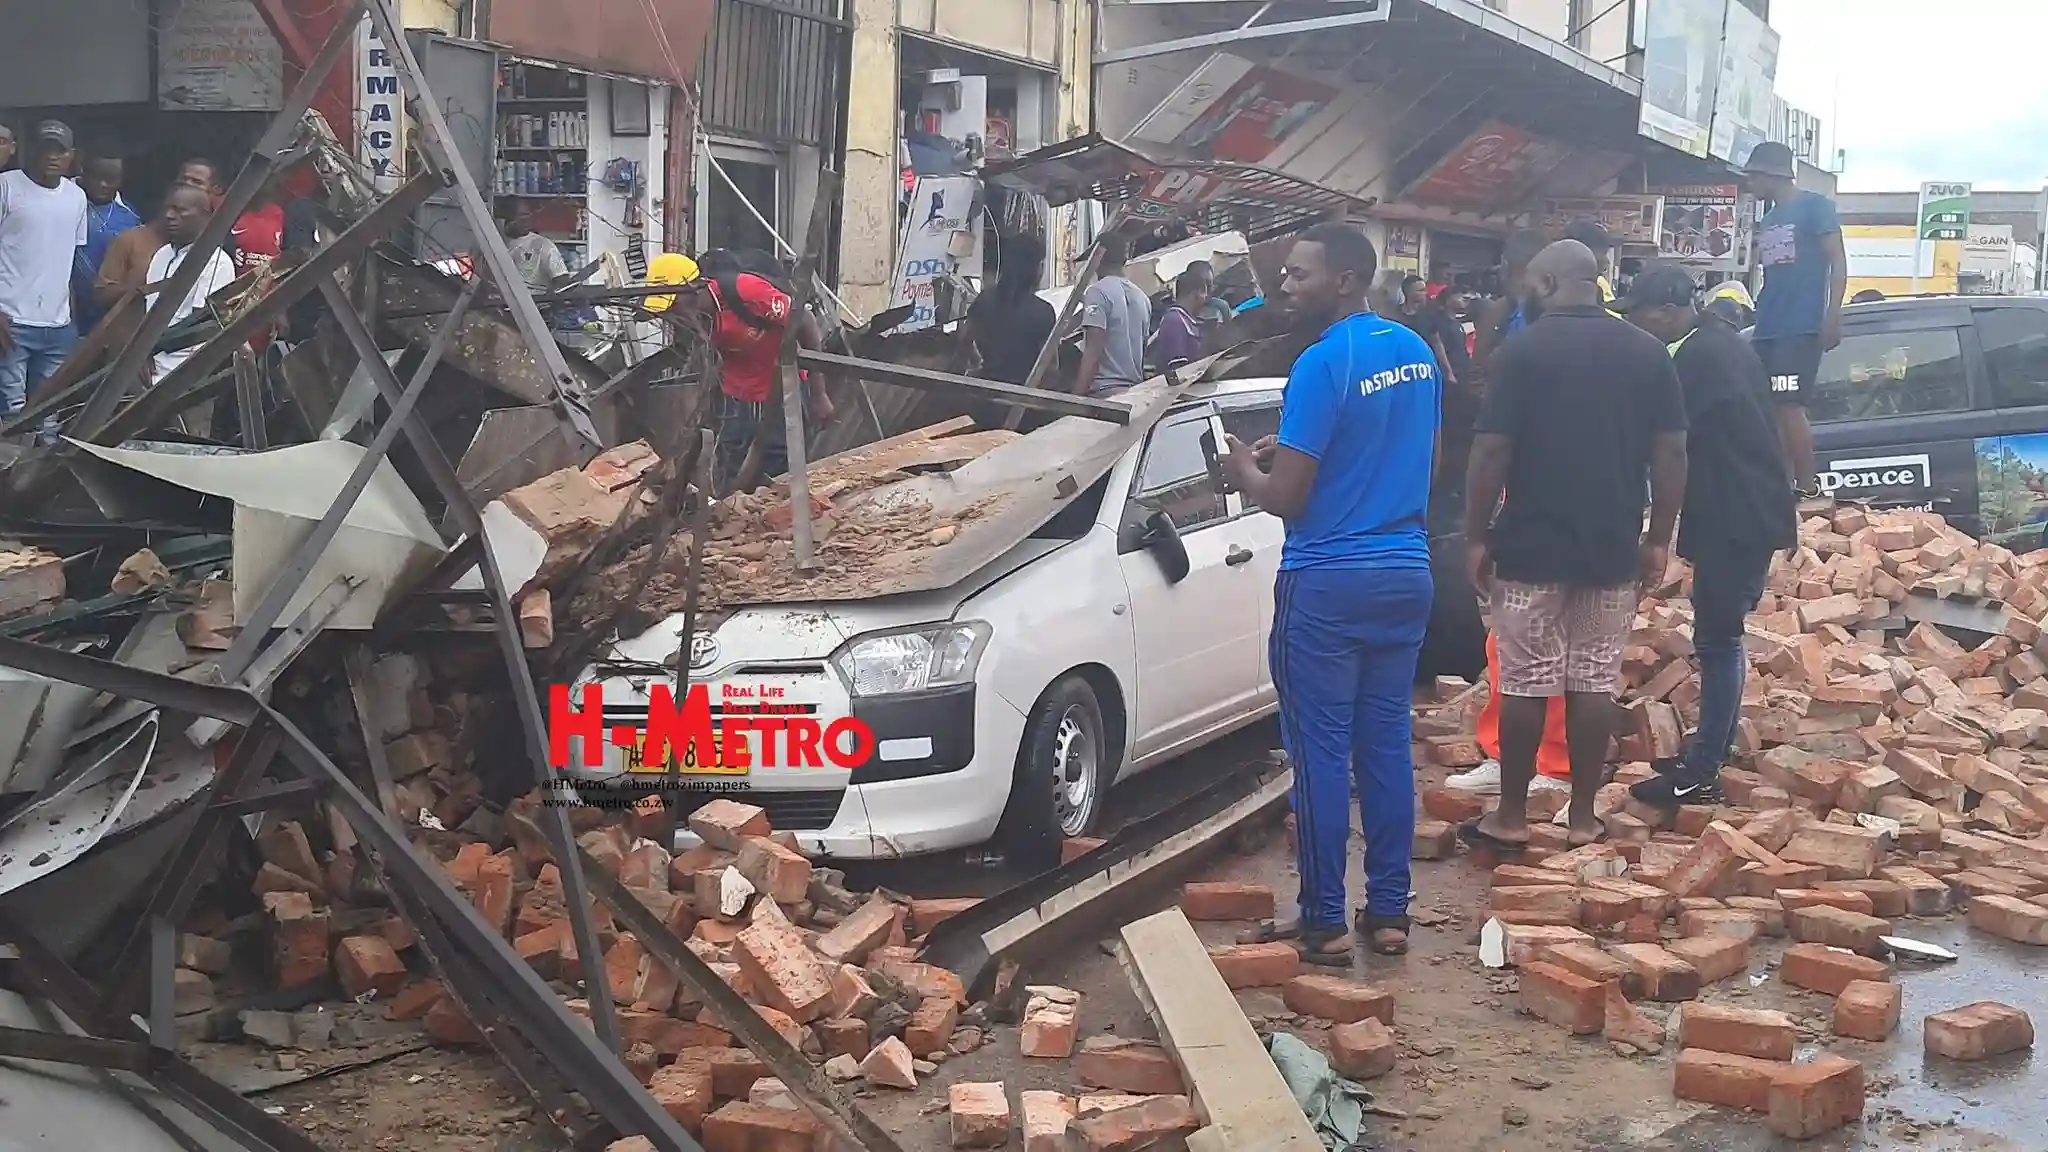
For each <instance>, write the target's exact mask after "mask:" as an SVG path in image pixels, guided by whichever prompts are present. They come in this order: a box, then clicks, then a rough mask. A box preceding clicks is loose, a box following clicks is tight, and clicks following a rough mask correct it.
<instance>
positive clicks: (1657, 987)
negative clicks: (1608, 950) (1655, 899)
mask: <svg viewBox="0 0 2048 1152" xmlns="http://www.w3.org/2000/svg"><path fill="white" fill-rule="evenodd" d="M1613 951H1614V955H1615V956H1616V957H1617V958H1619V959H1620V960H1621V961H1622V963H1624V964H1627V965H1628V966H1629V968H1630V969H1631V970H1633V971H1634V972H1635V974H1636V978H1637V979H1638V980H1640V981H1641V983H1642V988H1643V995H1644V996H1646V997H1648V998H1649V999H1651V1000H1657V1001H1662V1002H1664V1003H1675V1002H1677V1001H1681V1000H1691V999H1693V998H1694V997H1696V996H1698V995H1699V994H1700V974H1699V970H1698V969H1696V968H1694V967H1693V966H1692V965H1690V964H1688V963H1686V962H1685V961H1683V960H1680V959H1679V958H1678V957H1676V956H1673V955H1672V954H1671V953H1669V952H1667V951H1665V950H1664V949H1663V948H1662V947H1660V946H1658V945H1656V944H1617V945H1615V946H1614V949H1613Z"/></svg>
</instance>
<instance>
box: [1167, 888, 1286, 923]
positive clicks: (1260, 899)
mask: <svg viewBox="0 0 2048 1152" xmlns="http://www.w3.org/2000/svg"><path fill="white" fill-rule="evenodd" d="M1180 909H1181V911H1182V912H1184V913H1186V914H1187V918H1188V919H1190V920H1267V919H1271V918H1272V916H1273V890H1272V889H1271V888H1269V887H1267V886H1266V885H1264V884H1232V883H1226V882H1222V881H1210V882H1202V883H1194V884H1186V885H1183V886H1182V887H1181V890H1180Z"/></svg>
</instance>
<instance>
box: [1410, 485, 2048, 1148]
mask: <svg viewBox="0 0 2048 1152" xmlns="http://www.w3.org/2000/svg"><path fill="white" fill-rule="evenodd" d="M1801 539H1802V546H1801V548H1800V549H1799V550H1798V552H1797V554H1796V556H1795V557H1794V558H1793V559H1792V560H1791V561H1789V562H1786V561H1784V560H1781V561H1780V562H1779V564H1778V566H1777V567H1776V568H1775V569H1774V571H1773V573H1772V576H1771V580H1770V586H1769V587H1770V591H1769V592H1768V593H1767V594H1766V595H1765V597H1764V602H1763V603H1762V605H1761V606H1760V608H1759V611H1758V613H1757V614H1756V615H1753V616H1752V617H1751V618H1750V622H1749V629H1748V643H1747V648H1748V653H1749V659H1750V662H1751V677H1750V680H1749V683H1748V689H1747V691H1746V693H1745V696H1744V701H1743V712H1742V719H1741V723H1740V728H1739V731H1738V734H1737V738H1736V751H1737V755H1736V756H1735V758H1734V766H1731V767H1728V768H1725V769H1724V770H1723V771H1722V773H1721V784H1722V790H1723V794H1724V798H1725V805H1724V806H1723V807H1719V808H1706V807H1687V808H1681V809H1679V810H1677V811H1676V812H1675V813H1670V812H1664V811H1660V810H1658V809H1656V808H1653V807H1650V806H1647V805H1643V804H1641V803H1639V802H1637V801H1635V800H1634V799H1632V798H1631V797H1630V796H1629V794H1628V786H1629V785H1630V784H1631V783H1633V782H1635V781H1637V780H1640V779H1644V778H1646V777H1647V776H1648V775H1649V773H1650V767H1649V764H1648V763H1647V761H1649V760H1651V759H1652V758H1655V757H1663V756H1670V755H1676V754H1677V753H1678V752H1679V750H1680V733H1681V731H1682V730H1683V728H1684V726H1686V725H1687V724H1689V723H1690V722H1692V721H1693V720H1695V719H1696V715H1695V713H1696V708H1697V702H1698V678H1697V673H1696V670H1695V669H1694V667H1693V662H1692V661H1691V660H1690V659H1689V657H1690V656H1691V652H1692V648H1691V611H1690V607H1689V604H1688V603H1687V601H1686V600H1685V596H1686V595H1687V593H1688V592H1689V589H1688V587H1687V581H1686V579H1685V578H1684V577H1682V576H1681V577H1679V578H1678V579H1675V580H1674V581H1672V582H1671V583H1670V584H1668V585H1667V586H1666V587H1664V588H1662V589H1659V590H1658V591H1659V595H1657V596H1654V597H1651V598H1648V599H1646V601H1645V602H1644V604H1643V605H1642V607H1641V609H1640V615H1639V618H1638V621H1637V625H1638V627H1637V631H1636V633H1635V635H1634V637H1633V638H1632V643H1631V645H1630V647H1629V649H1628V656H1627V660H1628V675H1627V684H1628V688H1627V691H1626V692H1625V705H1626V710H1627V716H1628V721H1627V722H1626V723H1624V725H1623V735H1622V736H1621V738H1620V739H1619V740H1618V742H1617V748H1616V753H1617V755H1616V757H1615V758H1616V759H1617V760H1619V761H1620V762H1621V767H1620V768H1619V769H1618V771H1617V772H1616V773H1615V775H1614V777H1613V779H1612V780H1611V781H1609V782H1608V783H1606V784H1605V785H1604V786H1603V787H1602V788H1601V789H1600V792H1599V798H1598V801H1597V805H1596V807H1597V811H1598V813H1599V815H1600V816H1601V817H1602V820H1603V822H1604V825H1605V830H1606V833H1607V840H1606V842H1604V843H1600V844H1595V845H1591V846H1587V847H1582V848H1577V849H1569V850H1568V846H1567V844H1566V830H1565V829H1564V828H1563V827H1562V826H1560V825H1557V824H1554V823H1551V822H1549V821H1548V817H1550V816H1551V815H1553V814H1554V813H1555V812H1556V811H1557V810H1558V809H1560V808H1562V807H1563V806H1564V805H1565V803H1566V799H1567V798H1566V795H1565V794H1564V793H1562V792H1538V793H1534V794H1532V796H1531V815H1532V817H1534V816H1540V817H1542V818H1544V822H1542V823H1538V824H1534V825H1532V828H1531V833H1532V835H1531V844H1530V848H1529V850H1528V852H1527V853H1525V854H1523V855H1522V856H1520V857H1518V858H1512V859H1504V860H1498V861H1496V860H1486V861H1482V862H1483V863H1485V864H1488V865H1493V872H1492V892H1491V908H1490V915H1491V920H1490V922H1489V923H1488V925H1487V927H1486V930H1485V933H1484V934H1483V938H1482V956H1488V954H1489V953H1491V952H1493V951H1494V950H1496V949H1497V950H1498V952H1499V955H1498V956H1495V957H1489V959H1490V961H1492V962H1502V963H1505V964H1507V965H1509V966H1513V967H1516V968H1518V969H1519V970H1520V971H1519V976H1520V986H1521V998H1522V1006H1523V1008H1524V1009H1525V1010H1527V1011H1528V1012H1530V1013H1531V1014H1533V1015H1536V1016H1538V1017H1540V1018H1543V1019H1545V1020H1548V1021H1551V1022H1553V1023H1556V1024H1558V1025H1561V1026H1563V1027H1567V1028H1569V1029H1571V1030H1572V1031H1573V1032H1576V1033H1581V1034H1593V1033H1600V1034H1603V1035H1604V1036H1605V1037H1606V1038H1607V1039H1608V1040H1610V1041H1612V1042H1613V1043H1614V1044H1616V1045H1617V1046H1618V1047H1621V1048H1624V1049H1628V1050H1636V1051H1656V1050H1658V1049H1659V1048H1661V1047H1662V1046H1663V1044H1664V1043H1665V1040H1666V1037H1667V1030H1666V1029H1665V1028H1664V1027H1662V1026H1661V1025H1659V1024H1657V1023H1655V1022H1653V1021H1650V1020H1648V1019H1646V1018H1645V1017H1644V1015H1643V1014H1642V1013H1641V1012H1640V1011H1639V1010H1637V1009H1636V1008H1635V1007H1634V1006H1633V1005H1632V1004H1631V1003H1630V1001H1631V1000H1639V999H1649V1000H1654V1001H1663V1002H1675V1003H1681V1004H1682V1007H1681V1008H1680V1010H1679V1011H1678V1012H1677V1014H1676V1015H1675V1017H1674V1020H1673V1025H1672V1028H1671V1029H1670V1035H1671V1037H1672V1038H1673V1039H1674V1040H1675V1042H1676V1044H1677V1046H1678V1047H1679V1048H1680V1049H1681V1052H1680V1055H1679V1058H1678V1063H1677V1073H1676V1091H1677V1093H1678V1095H1679V1096H1681V1097H1683V1098H1686V1099H1691V1100H1699V1101H1705V1102H1711V1103H1717V1104H1724V1105H1728V1106H1732V1107H1738V1108H1743V1109H1746V1110H1749V1111H1753V1112H1759V1113H1763V1114H1764V1115H1765V1116H1766V1118H1767V1121H1768V1123H1769V1125H1770V1127H1771V1128H1772V1130H1773V1131H1775V1132H1778V1133H1780V1134H1782V1135H1785V1136H1789V1137H1794V1138H1804V1137H1807V1136H1812V1135H1815V1134H1817V1133H1819V1132H1823V1131H1827V1130H1829V1129H1831V1128H1833V1127H1837V1126H1839V1125H1841V1124H1843V1123H1846V1122H1848V1121H1852V1120H1854V1119H1856V1118H1858V1117H1860V1116H1861V1114H1862V1105H1863V1088H1864V1078H1863V1071H1862V1069H1861V1067H1860V1066H1859V1065H1857V1064H1856V1063H1855V1062H1854V1061H1851V1060H1848V1059H1845V1058H1842V1057H1840V1056H1836V1055H1822V1056H1819V1057H1817V1058H1815V1059H1813V1060H1810V1061H1807V1062H1804V1063H1799V1064H1794V1063H1791V1058H1792V1051H1793V1039H1794V1037H1793V1031H1792V1025H1791V1021H1790V1020H1789V1019H1787V1018H1786V1017H1785V1016H1783V1014H1781V1013H1774V1012H1760V1011H1749V1010H1742V1009H1732V1008H1723V1007H1718V1006H1712V1005H1707V1004H1700V1003H1695V1002H1694V1001H1695V1000H1696V998H1697V997H1698V996H1699V995H1700V994H1701V992H1702V989H1703V988H1708V987H1710V986H1712V985H1714V984H1715V983H1717V982H1720V981H1723V980H1727V979H1729V978H1731V977H1734V976H1736V975H1738V974H1742V973H1746V972H1747V971H1748V969H1749V966H1750V961H1751V954H1752V949H1759V950H1760V949H1762V948H1765V947H1767V946H1771V941H1772V939H1773V938H1776V937H1788V938H1789V939H1790V941H1791V946H1790V947H1789V948H1787V949H1786V950H1785V951H1784V953H1783V956H1782V958H1781V959H1780V960H1779V967H1778V978H1779V979H1780V980H1781V981H1783V982H1784V983H1785V984H1787V985H1791V986H1793V987H1796V988H1801V989H1806V990H1810V991H1814V992H1820V993H1824V994H1826V995H1829V996H1833V997H1835V998H1836V1002H1835V1014H1834V1030H1835V1032H1836V1033H1837V1034H1839V1035H1841V1036H1845V1037H1852V1038H1855V1039H1858V1040H1866V1041H1877V1040H1883V1039H1885V1038H1886V1037H1889V1036H1890V1035H1891V1034H1892V1033H1893V1032H1894V1030H1895V1029H1896V1028H1897V1026H1898V1022H1899V1010H1900V996H1899V990H1898V988H1897V986H1896V985H1894V984H1892V983H1891V978H1892V977H1891V970H1890V968H1889V967H1888V966H1887V965H1886V964H1885V963H1883V962H1882V960H1881V959H1880V958H1881V957H1883V956H1885V955H1887V954H1888V949H1887V947H1886V946H1885V945H1884V944H1882V943H1881V942H1880V938H1881V937H1884V936H1888V935H1892V934H1893V932H1894V928H1893V922H1894V920H1896V919H1897V918H1900V917H1906V916H1938V915H1943V914H1946V913H1949V912H1950V911H1952V910H1953V909H1955V908H1960V907H1963V906H1965V905H1967V908H1968V920H1969V923H1970V925H1971V926H1972V927H1974V928H1976V929H1979V930H1981V931H1984V932H1988V933H1991V934H1993V935H1996V936H2001V937H2004V938H2006V939H2009V940H2014V941H2019V942H2021V943H2025V944H2032V945H2042V946H2048V837H2044V836H2043V835H2042V832H2043V827H2044V822H2048V749H2044V748H2043V747H2040V745H2041V744H2042V742H2043V737H2044V731H2048V675H2044V673H2048V646H2042V647H2037V645H2041V642H2042V631H2041V625H2040V623H2039V618H2040V617H2041V616H2042V615H2043V614H2044V613H2048V553H2036V554H2033V555H2029V556H2025V557H2017V556H2014V555H2013V554H2012V553H2010V552H2008V551H2006V550H2004V549H2002V548H1998V547H1995V546H1988V545H1979V544H1978V543H1976V542H1975V541H1972V540H1970V539H1969V538H1968V537H1966V536H1963V535H1962V534H1960V533H1958V532H1955V531H1954V530H1952V529H1950V528H1948V527H1947V526H1946V525H1944V524H1943V523H1942V522H1941V520H1940V518H1939V517H1937V516H1933V515H1931V514H1926V513H1889V514H1877V513H1867V512H1865V511H1863V510H1861V509H1857V508H1847V507H1844V508H1838V509H1836V510H1834V511H1833V512H1832V514H1831V515H1829V516H1826V517H1817V518H1814V519H1810V520H1808V521H1807V522H1806V524H1805V525H1804V526H1803V529H1802V533H1801ZM1943 600H1948V601H1951V602H1953V604H1952V606H1962V605H1968V606H1970V607H1971V609H1972V610H1973V611H1974V612H1975V613H1976V618H1978V619H1996V620H1997V621H1998V623H1999V625H2000V633H1999V634H1996V635H1991V636H1988V637H1979V638H1978V639H1977V642H1976V643H1974V644H1973V645H1969V646H1966V645H1964V644H1962V643H1959V642H1957V641H1956V640H1955V639H1953V638H1952V637H1951V636H1950V635H1949V634H1947V633H1944V632H1943V631H1941V630H1939V629H1937V628H1935V627H1934V626H1933V625H1931V624H1929V623H1925V622H1922V623H1917V624H1913V625H1912V626H1911V627H1910V628H1900V627H1898V626H1897V625H1898V624H1899V623H1901V622H1900V621H1898V620H1897V614H1898V613H1899V610H1900V607H1901V605H1905V604H1908V603H1909V602H1910V603H1912V604H1913V605H1914V606H1915V607H1921V606H1926V605H1928V604H1930V603H1932V604H1935V605H1938V604H1939V603H1940V602H1941V601H1943ZM1438 691H1439V693H1440V694H1441V695H1440V699H1441V700H1442V701H1443V703H1441V704H1440V705H1437V706H1431V707H1425V708H1423V709H1421V710H1420V715H1419V716H1418V722H1417V723H1418V740H1419V742H1420V744H1421V746H1422V747H1421V749H1420V751H1421V752H1422V756H1423V758H1424V759H1425V760H1429V761H1433V762H1435V763H1436V764H1438V765H1445V766H1462V765H1464V764H1467V763H1472V762H1476V761H1477V759H1478V754H1477V751H1476V749H1475V748H1474V747H1472V743H1471V736H1470V732H1471V725H1472V721H1473V719H1474V717H1475V715H1476V712H1477V710H1478V708H1479V706H1480V705H1481V704H1482V703H1483V693H1484V691H1485V689H1484V688H1483V687H1482V688H1476V689H1473V688H1466V687H1465V686H1464V685H1462V684H1459V683H1446V684H1441V685H1439V687H1438ZM1490 803H1491V801H1490V798H1489V797H1485V796H1481V795H1477V794H1474V793H1466V792H1459V791H1457V790H1454V789H1449V788H1442V787H1438V788H1430V789H1426V790H1425V791H1424V793H1423V797H1422V805H1423V808H1424V810H1425V816H1426V817H1427V818H1426V819H1425V820H1424V821H1423V822H1422V825H1421V826H1420V827H1419V828H1418V831H1417V836H1416V844H1415V854H1416V855H1417V856H1418V857H1421V858H1432V859H1434V858H1442V857H1444V856H1447V855H1449V854H1450V853H1451V852H1452V851H1454V847H1455V837H1454V835H1453V831H1454V826H1455V824H1456V823H1458V822H1459V821H1462V820H1466V819H1470V818H1473V817H1476V816H1478V815H1480V814H1481V813H1483V812H1484V811H1485V810H1486V809H1487V808H1488V807H1489V806H1490ZM2015 1017H2017V1020H2015V1019H2014V1018H2015ZM1926 1029H1927V1036H1926V1043H1927V1046H1928V1048H1929V1050H1930V1051H1931V1052H1936V1053H1937V1054H1942V1055H1966V1056H1967V1055H1983V1054H1990V1053H1994V1052H1996V1051H2006V1050H2010V1049H2011V1046H2012V1045H2013V1044H2015V1043H2018V1041H2017V1039H2016V1038H2017V1037H2018V1036H2020V1035H2021V1034H2022V1033H2024V1034H2025V1036H2026V1042H2027V1043H2030V1042H2031V1026H2030V1025H2028V1024H2027V1023H2026V1020H2025V1016H2024V1014H2023V1013H2016V1012H2014V1011H2013V1010H2012V1009H2008V1008H2004V1007H2002V1006H1997V1005H1978V1006H1972V1007H1971V1008H1966V1009H1958V1010H1957V1011H1955V1012H1950V1013H1943V1014H1941V1015H1938V1016H1935V1017H1930V1018H1929V1019H1928V1021H1927V1024H1926Z"/></svg>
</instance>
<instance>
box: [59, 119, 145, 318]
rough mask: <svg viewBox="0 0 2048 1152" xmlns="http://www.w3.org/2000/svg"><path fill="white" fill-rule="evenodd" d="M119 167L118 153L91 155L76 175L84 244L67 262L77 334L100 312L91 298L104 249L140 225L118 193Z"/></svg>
mask: <svg viewBox="0 0 2048 1152" xmlns="http://www.w3.org/2000/svg"><path fill="white" fill-rule="evenodd" d="M121 169H122V163H121V158H120V157H119V156H101V155H93V156H89V157H87V158H86V161H85V169H84V171H83V172H82V173H81V174H80V175H79V177H78V186H79V187H80V188H83V189H85V204H86V207H85V243H83V244H80V245H79V246H78V253H77V255H76V256H74V257H73V258H72V261H71V310H72V315H73V317H74V318H75V319H76V321H77V327H78V334H79V335H80V336H81V337H82V336H85V335H86V334H88V333H90V332H91V331H92V330H93V326H94V325H96V324H98V323H99V321H100V316H101V315H103V314H104V310H103V309H102V308H100V306H99V305H98V304H97V303H95V302H94V300H93V298H92V286H93V282H94V281H96V280H98V279H99V274H100V265H102V264H104V263H106V259H107V248H108V247H109V246H110V245H112V244H113V242H114V237H116V236H119V235H120V234H121V233H123V232H126V231H127V230H129V229H130V228H140V227H142V217H140V216H138V215H136V214H135V209H133V208H130V207H129V206H128V201H127V200H126V199H124V198H123V197H122V196H121Z"/></svg>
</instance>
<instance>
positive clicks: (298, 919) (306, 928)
mask: <svg viewBox="0 0 2048 1152" xmlns="http://www.w3.org/2000/svg"><path fill="white" fill-rule="evenodd" d="M263 910H264V911H265V912H266V913H268V915H269V918H270V954H271V960H272V962H273V963H274V964H275V965H276V972H277V983H278V986H279V987H284V988H292V987H296V986H298V985H300V984H310V983H312V982H313V981H315V980H323V979H325V978H326V976H327V969H328V955H327V912H326V910H325V909H319V910H316V909H315V908H314V907H313V902H312V900H311V899H310V898H309V897H307V896H306V894H305V893H303V892H266V893H264V895H263Z"/></svg>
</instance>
